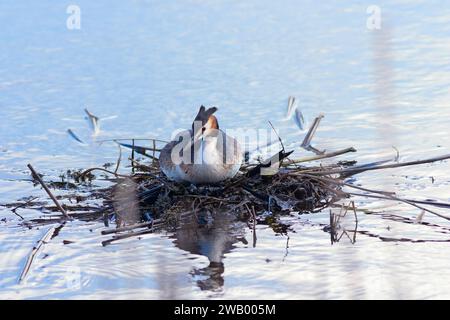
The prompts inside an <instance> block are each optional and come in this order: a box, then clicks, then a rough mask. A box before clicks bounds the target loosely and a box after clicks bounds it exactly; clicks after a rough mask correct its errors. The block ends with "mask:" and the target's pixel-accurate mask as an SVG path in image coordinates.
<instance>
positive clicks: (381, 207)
mask: <svg viewBox="0 0 450 320" xmlns="http://www.w3.org/2000/svg"><path fill="white" fill-rule="evenodd" d="M69 4H72V3H67V2H55V1H46V0H45V1H39V3H37V2H36V1H20V2H17V1H9V0H7V1H2V2H1V3H0V40H1V43H2V50H0V119H1V125H0V203H5V202H8V201H9V202H11V201H15V200H17V199H19V198H21V197H24V196H26V195H30V194H36V195H40V196H43V195H42V191H40V190H39V189H35V188H33V186H32V185H31V183H30V182H27V181H23V180H26V179H28V178H29V173H28V171H27V168H26V164H27V163H33V165H34V166H35V167H36V168H38V170H39V171H40V172H42V173H45V174H47V175H49V176H53V177H56V176H58V175H59V173H61V172H62V171H65V170H66V169H67V168H85V167H89V166H100V165H102V164H103V163H105V162H115V161H116V159H117V147H116V146H115V145H114V144H112V143H103V144H101V145H100V144H99V143H98V141H99V140H103V139H111V138H122V137H123V138H127V137H137V138H146V137H157V138H162V139H169V138H170V136H171V134H172V132H173V131H174V130H176V129H178V128H186V127H188V126H189V125H190V123H191V121H192V118H193V117H194V116H195V114H196V110H197V108H198V107H199V105H201V104H204V105H216V106H218V107H219V112H218V113H217V115H218V118H219V121H220V125H221V127H223V128H263V129H267V128H268V123H267V121H268V120H270V121H272V123H273V124H274V126H275V127H276V128H277V130H278V131H279V133H280V136H281V137H282V138H283V140H284V141H285V143H286V144H287V145H288V146H289V147H292V148H295V150H296V154H297V155H298V156H301V155H306V154H307V153H306V151H302V150H301V149H300V148H298V143H299V142H301V140H302V134H301V132H299V130H298V129H297V127H296V125H295V123H294V122H293V121H292V120H289V121H286V120H283V118H284V117H285V115H286V105H287V98H288V96H290V95H294V96H296V97H297V99H298V100H299V106H300V108H301V109H302V112H303V114H304V115H305V117H306V118H307V119H308V121H309V122H311V120H312V119H313V118H314V117H315V116H316V115H318V114H319V113H324V114H325V118H324V119H323V121H322V123H321V126H320V128H319V131H318V133H317V136H316V137H315V138H314V144H315V145H316V146H320V147H321V148H322V149H327V150H336V149H340V148H345V147H349V146H354V147H355V148H356V149H357V150H358V153H357V155H354V154H352V155H347V156H344V157H342V159H353V158H354V157H357V158H358V159H360V161H362V162H366V161H375V160H379V159H386V158H392V157H394V156H395V151H394V150H393V149H392V146H393V145H394V146H395V147H396V148H397V149H398V150H399V152H400V160H401V161H408V160H413V159H421V158H426V157H431V156H435V155H441V154H446V153H449V147H450V144H449V142H450V140H449V138H448V118H449V116H450V92H449V90H448V88H449V85H450V63H449V62H450V45H449V43H450V42H449V40H450V24H449V22H450V8H448V9H447V8H446V6H444V5H442V3H441V2H440V1H427V2H422V1H389V2H388V1H378V6H379V7H380V8H381V18H382V22H381V29H380V30H369V29H367V27H366V19H367V18H368V17H369V15H368V14H367V13H366V9H367V7H368V6H369V5H371V4H372V3H371V2H360V1H347V2H346V3H345V4H344V3H342V2H339V1H327V2H326V3H319V2H317V1H281V2H273V1H170V2H168V1H137V0H136V1H95V2H92V1H76V3H73V4H76V5H78V6H79V8H80V9H81V29H79V30H70V29H68V28H67V26H66V20H67V18H68V17H69V14H67V13H66V9H67V6H68V5H69ZM86 107H87V108H88V109H89V110H90V111H91V112H93V113H94V114H96V115H97V116H99V117H100V118H106V119H104V120H101V122H100V123H101V132H100V134H99V135H98V136H97V137H92V132H91V131H90V130H89V128H88V126H87V123H86V121H85V120H84V112H83V109H84V108H86ZM67 129H72V130H73V131H74V132H75V133H76V134H77V135H78V136H79V137H80V138H81V139H82V140H83V141H85V142H86V145H81V144H79V143H77V142H76V141H75V140H73V139H71V138H70V137H69V135H68V134H67ZM325 163H329V161H328V162H327V161H325ZM449 169H450V165H449V163H448V162H443V163H437V164H433V165H426V166H421V167H416V168H405V169H401V170H388V171H384V172H374V173H365V174H362V175H360V176H357V179H358V180H357V182H358V183H362V184H364V185H365V186H367V187H372V188H378V189H387V190H394V191H398V192H399V194H400V195H402V196H405V197H408V198H417V199H425V198H435V199H438V200H441V201H450V187H449V184H450V174H449V172H450V171H449ZM122 170H124V171H126V170H127V169H126V168H122ZM431 176H433V177H434V178H435V182H434V183H432V182H431V179H430V177H431ZM358 205H360V206H361V207H363V208H369V209H373V210H375V211H377V212H383V213H389V214H396V215H401V216H406V217H412V218H414V217H415V216H417V215H418V214H419V213H420V210H416V209H411V208H410V207H407V206H404V205H399V204H397V203H391V202H383V201H368V200H364V201H363V200H360V201H359V202H358ZM23 213H24V215H26V216H27V217H32V216H33V215H34V214H35V213H33V212H28V211H24V212H23ZM0 214H1V217H2V218H3V217H5V218H6V219H7V221H6V223H2V224H0V239H1V240H0V241H1V242H0V251H1V252H2V253H3V254H4V258H2V261H1V262H0V273H1V274H2V277H1V278H2V280H0V296H1V297H4V298H45V297H48V298H80V297H81V298H82V297H92V298H110V297H120V298H127V297H130V298H133V297H134V298H161V297H163V298H167V297H169V298H173V297H176V298H202V297H213V298H214V297H221V298H252V297H253V298H254V297H258V298H263V297H268V298H448V297H449V296H450V294H449V292H450V286H449V285H448V284H449V283H450V281H447V280H450V272H448V270H447V269H448V268H447V267H446V266H447V264H448V263H447V262H448V260H449V259H450V255H449V254H446V253H445V252H447V251H448V250H446V249H447V246H448V244H446V243H401V242H400V243H399V242H395V243H389V242H382V241H380V240H379V239H377V238H371V237H367V236H364V235H358V239H357V242H356V243H355V244H352V243H350V242H349V241H348V239H347V240H346V238H343V240H342V241H341V242H339V243H338V244H335V245H333V246H331V245H330V242H329V234H328V233H325V232H323V231H322V228H323V225H322V224H326V223H327V221H328V220H329V216H328V212H323V213H321V214H317V215H310V216H301V217H291V218H289V219H288V220H289V223H290V224H291V225H292V230H294V231H296V232H295V233H293V232H292V233H290V234H289V248H288V250H286V240H287V238H286V236H280V235H278V236H277V235H275V234H274V232H273V231H272V230H271V229H269V228H267V227H265V226H258V229H257V233H258V242H257V245H256V247H255V248H253V246H252V243H251V242H252V241H251V239H252V234H251V231H250V230H249V229H248V228H246V227H244V226H243V227H241V228H239V230H238V231H236V230H233V231H232V232H231V231H230V230H228V229H226V230H225V231H223V230H222V229H221V228H217V229H215V230H219V231H217V232H218V233H217V234H218V236H217V237H214V236H213V237H211V238H208V237H207V238H206V239H207V240H206V241H205V238H201V239H194V240H192V239H191V241H192V242H193V244H192V245H186V246H183V245H180V243H179V242H178V243H177V241H175V242H174V240H173V237H174V235H171V234H168V235H163V236H161V235H152V236H149V237H146V238H144V239H143V240H141V241H137V242H136V241H124V242H122V243H117V245H114V246H111V247H107V248H103V247H101V246H100V245H99V243H100V242H101V240H102V237H101V236H100V231H99V230H101V229H102V225H101V224H94V225H92V226H84V225H83V224H82V223H73V225H70V226H69V227H65V228H64V229H63V231H62V235H61V236H60V237H61V238H64V237H67V238H71V237H72V238H71V239H83V240H81V241H78V242H77V244H76V245H74V246H63V245H62V243H61V242H60V241H55V243H51V244H49V245H48V246H47V247H46V249H45V250H46V253H47V254H48V255H49V257H48V258H46V259H41V260H39V262H38V264H37V266H36V270H34V271H33V272H32V273H31V274H30V276H29V279H28V283H27V284H22V285H17V284H16V283H17V281H16V280H17V275H18V274H19V273H20V270H21V267H22V266H23V263H24V259H25V257H26V255H27V254H28V251H29V250H30V248H31V247H32V245H33V243H34V241H36V240H37V239H38V238H39V237H40V236H42V234H41V233H42V232H43V230H40V231H39V230H31V231H28V230H22V229H20V228H16V227H14V226H16V225H17V222H18V221H17V217H16V216H14V215H12V213H11V212H10V211H9V210H8V209H3V208H2V207H0ZM424 220H425V221H429V222H434V223H438V224H441V225H444V226H448V222H447V221H445V220H439V219H436V218H435V217H433V216H432V215H428V214H426V215H425V217H424ZM350 222H351V219H350ZM359 227H360V228H362V229H363V230H369V231H371V232H373V233H375V234H383V235H387V236H395V237H399V238H400V237H409V238H413V239H424V238H425V239H430V238H433V239H434V238H437V239H446V236H447V237H448V238H449V239H450V236H448V235H446V234H445V233H444V234H442V233H438V232H437V231H439V230H438V229H436V228H431V227H425V226H423V225H407V224H404V223H400V222H393V221H392V220H389V219H383V218H381V217H380V216H376V215H375V216H374V215H364V214H362V215H361V216H360V217H359ZM388 227H389V228H388ZM90 228H92V229H94V232H89V229H90ZM229 232H231V233H232V234H233V236H235V233H237V234H239V237H241V236H244V237H245V238H246V239H247V240H248V242H249V244H245V243H243V242H240V241H236V239H234V238H233V237H232V238H233V239H229V238H228V236H223V235H224V234H228V233H229ZM66 233H67V234H66ZM242 234H243V235H242ZM12 236H14V240H11V237H12ZM17 239H19V241H18V240H17ZM208 239H209V240H208ZM208 243H216V245H215V246H214V245H213V246H212V249H211V247H208V246H207V245H208ZM199 244H201V245H199ZM205 245H206V246H207V247H206V248H205V247H202V246H205ZM194 247H195V248H196V249H193V248H194ZM199 248H200V249H199ZM211 250H213V251H214V250H216V251H218V252H215V253H214V255H217V254H218V255H219V256H221V253H223V254H225V259H224V260H223V262H224V271H223V272H222V273H221V275H220V277H222V279H217V278H214V277H212V278H214V279H213V280H214V281H212V282H214V283H215V284H214V285H213V286H212V287H213V288H209V289H207V290H202V289H201V285H199V284H198V283H197V277H204V276H205V275H204V274H203V275H198V274H196V272H195V270H201V269H202V268H204V267H206V266H208V263H209V260H208V257H209V253H210V252H211ZM205 252H208V253H205ZM92 257H95V258H92ZM42 267H45V268H43V269H42ZM71 267H75V268H79V269H77V270H80V272H81V276H80V277H81V285H80V286H79V287H77V289H76V290H75V289H73V288H72V289H70V287H68V286H67V285H66V282H67V281H66V280H67V268H71ZM105 268H106V272H105ZM100 269H102V270H103V271H102V272H100ZM42 270H46V273H43V272H42ZM193 270H194V271H193ZM197 273H198V272H197ZM200 273H201V272H200ZM219 273H220V272H219ZM193 274H194V275H193ZM436 275H439V277H437V276H436ZM206 277H207V276H206ZM167 279H170V281H169V280H167ZM169 289H170V290H169ZM250 289H251V290H250ZM167 292H170V294H168V293H167Z"/></svg>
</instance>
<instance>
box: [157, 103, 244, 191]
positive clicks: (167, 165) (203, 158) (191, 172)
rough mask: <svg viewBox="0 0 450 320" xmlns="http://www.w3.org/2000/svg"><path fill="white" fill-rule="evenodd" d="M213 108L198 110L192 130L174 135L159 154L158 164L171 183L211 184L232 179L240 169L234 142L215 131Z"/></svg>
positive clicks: (217, 130) (238, 148)
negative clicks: (172, 139)
mask: <svg viewBox="0 0 450 320" xmlns="http://www.w3.org/2000/svg"><path fill="white" fill-rule="evenodd" d="M216 111H217V108H216V107H212V108H209V109H205V107H204V106H201V107H200V110H199V111H198V114H197V116H196V117H195V119H194V122H193V123H192V129H190V130H185V131H183V132H181V133H179V134H178V135H177V139H175V140H174V141H171V142H169V143H168V144H166V145H165V146H164V148H163V149H162V150H161V153H160V156H159V164H160V167H161V170H162V172H164V174H165V175H166V176H167V177H168V178H169V179H171V180H174V181H177V182H190V183H193V184H215V183H218V182H221V181H223V180H226V179H229V178H232V177H234V176H235V175H236V173H237V172H238V171H239V168H240V167H241V163H242V159H243V157H242V153H241V148H240V145H239V143H238V141H237V140H236V139H234V138H233V137H230V136H228V135H226V134H225V132H223V131H222V130H220V129H219V123H218V121H217V118H216V117H215V116H214V115H213V113H214V112H216Z"/></svg>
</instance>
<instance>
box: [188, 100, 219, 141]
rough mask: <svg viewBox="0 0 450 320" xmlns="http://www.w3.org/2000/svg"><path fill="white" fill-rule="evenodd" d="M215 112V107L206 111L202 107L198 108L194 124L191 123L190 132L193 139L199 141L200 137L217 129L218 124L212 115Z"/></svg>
mask: <svg viewBox="0 0 450 320" xmlns="http://www.w3.org/2000/svg"><path fill="white" fill-rule="evenodd" d="M216 111H217V108H216V107H212V108H208V109H206V108H205V107H204V106H201V107H200V110H199V111H198V114H197V116H196V117H195V120H194V122H193V123H192V132H193V134H194V139H199V138H201V137H202V136H204V135H205V136H207V135H209V134H211V133H213V132H215V130H218V129H219V122H218V121H217V118H216V117H215V116H214V115H213V113H214V112H216Z"/></svg>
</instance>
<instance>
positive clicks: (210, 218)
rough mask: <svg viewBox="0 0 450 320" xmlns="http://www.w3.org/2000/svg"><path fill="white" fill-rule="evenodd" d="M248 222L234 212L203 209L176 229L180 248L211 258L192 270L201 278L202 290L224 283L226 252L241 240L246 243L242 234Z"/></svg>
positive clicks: (195, 275) (219, 287)
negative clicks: (204, 264) (239, 218)
mask: <svg viewBox="0 0 450 320" xmlns="http://www.w3.org/2000/svg"><path fill="white" fill-rule="evenodd" d="M245 226H246V224H245V223H243V222H240V221H237V219H236V217H235V216H234V215H232V214H228V213H224V212H211V211H209V210H206V209H203V210H201V211H200V212H197V214H192V215H189V217H187V218H185V220H184V221H183V222H182V224H181V226H180V227H179V229H178V230H177V231H176V232H175V235H174V238H175V241H174V242H175V245H176V246H177V247H178V248H180V249H182V250H185V251H188V252H190V253H193V254H200V255H203V256H206V257H207V258H208V260H209V265H208V266H207V267H205V268H201V269H194V270H192V271H191V275H192V276H193V277H194V278H200V279H199V280H197V285H198V286H199V288H200V289H201V290H212V291H217V290H220V289H221V288H222V287H223V284H224V278H223V273H224V271H225V266H224V263H223V259H224V255H225V254H226V253H229V252H230V251H231V250H232V248H233V245H234V244H235V243H237V242H239V241H241V242H243V243H245V244H247V241H246V240H245V238H244V237H243V234H244V230H245Z"/></svg>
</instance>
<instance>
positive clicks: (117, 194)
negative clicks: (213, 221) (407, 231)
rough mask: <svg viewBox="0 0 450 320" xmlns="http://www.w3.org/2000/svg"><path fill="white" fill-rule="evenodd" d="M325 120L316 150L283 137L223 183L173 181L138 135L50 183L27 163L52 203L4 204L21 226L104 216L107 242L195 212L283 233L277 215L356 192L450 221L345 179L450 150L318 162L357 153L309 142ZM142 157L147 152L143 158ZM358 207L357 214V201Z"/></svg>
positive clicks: (174, 223)
mask: <svg viewBox="0 0 450 320" xmlns="http://www.w3.org/2000/svg"><path fill="white" fill-rule="evenodd" d="M322 117H323V116H319V117H317V118H316V119H315V121H314V123H313V124H312V126H311V127H310V130H309V132H308V133H307V135H306V136H305V139H304V141H303V142H302V144H301V146H302V147H303V148H304V149H306V150H308V151H312V152H313V153H315V155H312V156H308V157H304V158H300V159H292V152H293V151H285V149H284V146H283V143H282V141H281V139H280V144H281V146H282V149H281V150H280V151H279V152H278V153H276V154H274V155H273V156H272V157H271V158H269V159H266V160H265V161H257V162H256V163H249V162H248V155H247V156H246V159H247V162H246V163H245V164H244V165H243V166H242V167H241V169H240V171H239V173H238V174H237V175H236V176H235V177H234V178H233V179H230V180H228V181H224V182H223V183H221V184H220V185H203V186H194V185H187V184H181V183H175V182H173V181H170V180H168V179H167V178H166V177H165V176H164V174H162V173H161V171H160V168H159V163H158V159H157V154H156V153H157V152H158V151H159V150H160V148H158V147H159V146H158V144H161V143H164V141H161V140H155V139H148V140H150V141H151V142H152V144H153V146H152V147H142V146H137V145H135V140H134V139H129V140H131V141H132V144H127V143H124V142H123V140H113V141H114V142H116V143H118V144H119V146H120V150H121V152H120V156H119V159H118V161H117V163H116V164H115V165H114V164H107V165H105V166H104V167H102V168H91V169H88V170H83V171H82V170H80V171H73V170H72V171H67V173H66V174H65V175H62V176H61V181H52V182H50V181H47V182H44V181H43V179H42V176H41V175H40V174H38V173H37V172H36V171H35V170H34V168H33V167H32V166H31V165H29V166H28V167H29V169H30V170H31V172H32V177H33V181H34V182H35V184H40V185H41V186H42V187H43V189H44V190H45V191H46V192H47V194H48V196H49V197H50V198H51V200H52V201H53V205H49V204H48V203H47V202H36V201H37V198H24V199H22V201H20V202H17V203H12V204H7V205H6V206H7V207H9V208H11V211H12V212H13V213H14V214H16V215H17V216H19V217H20V218H21V219H22V220H23V221H22V224H24V225H26V226H28V227H30V228H32V227H34V226H36V225H43V224H54V223H59V224H60V226H61V227H62V226H63V225H64V224H65V222H66V221H68V220H70V219H79V220H83V221H93V220H98V221H103V223H104V224H105V226H106V227H110V224H111V223H113V224H115V227H111V228H108V229H107V230H104V231H102V234H104V235H109V234H112V238H110V239H107V240H105V241H103V242H102V243H103V245H107V244H110V243H111V242H114V241H116V240H120V239H124V238H129V237H133V236H139V235H142V234H146V233H150V232H154V231H155V230H161V229H163V230H175V229H176V228H177V227H179V225H180V223H181V222H182V221H183V219H184V218H185V217H192V216H195V217H197V219H198V221H199V223H204V224H208V219H209V217H210V216H211V213H216V212H222V213H223V212H227V213H230V214H234V215H235V217H236V219H239V220H243V221H246V222H247V223H250V224H253V227H254V226H255V224H256V222H258V223H265V224H269V225H270V226H271V227H272V228H273V229H274V230H275V231H276V232H281V233H283V232H286V226H284V225H283V224H282V223H280V222H279V220H278V217H280V216H282V215H285V214H290V213H292V212H298V213H301V214H305V213H315V212H320V211H323V210H324V209H325V208H328V207H333V206H338V205H339V206H340V207H341V208H343V204H342V201H341V200H343V199H348V198H350V197H355V196H360V197H361V196H362V197H372V198H377V199H386V200H394V201H398V202H403V203H406V204H409V205H412V206H414V207H416V208H418V209H420V210H422V212H428V213H431V214H434V215H436V216H439V217H441V218H444V219H446V220H450V218H449V217H447V216H445V215H442V214H440V213H439V212H435V211H433V210H431V209H430V207H431V206H435V207H440V208H447V209H448V208H450V204H447V203H439V202H436V201H431V200H430V201H415V200H411V199H408V200H405V199H401V198H398V197H397V196H396V195H395V193H393V192H387V191H380V190H370V189H367V188H363V187H360V186H356V185H353V184H350V183H347V182H346V181H347V180H346V179H347V178H348V177H350V176H353V175H355V174H358V173H361V172H365V171H370V170H381V169H388V168H398V167H404V166H411V165H419V164H423V163H431V162H435V161H441V160H446V159H449V158H450V155H444V156H440V157H435V158H430V159H425V160H418V161H411V162H404V163H400V162H398V154H397V157H396V158H395V159H392V160H384V161H377V162H373V163H366V164H361V165H359V164H358V163H357V161H356V160H351V161H339V162H336V163H334V164H329V165H323V164H319V165H313V164H315V163H317V161H319V160H322V159H326V158H333V157H337V156H340V155H343V154H347V153H350V152H356V150H355V149H354V148H351V147H350V148H346V149H343V150H337V151H334V152H329V153H325V152H323V151H319V150H317V149H315V148H314V147H312V146H311V139H312V137H313V135H314V133H315V131H316V129H317V127H318V124H319V122H320V119H322ZM123 147H125V148H129V149H131V150H132V151H131V157H130V158H129V160H130V167H131V172H130V174H128V175H125V174H123V173H118V172H119V170H118V169H119V167H120V165H121V161H122V148H123ZM136 155H140V156H141V157H140V158H139V159H138V158H137V157H136ZM143 159H144V160H143ZM308 164H309V165H308ZM114 166H115V169H114V168H113V167H114ZM98 173H100V174H101V175H102V177H101V178H103V179H107V180H109V181H111V182H112V184H111V186H109V187H106V188H95V187H93V186H92V181H95V180H96V179H98V178H99V176H98ZM344 187H346V189H350V190H353V191H354V190H355V189H356V190H357V191H358V192H359V193H358V192H352V191H344V190H343V188H344ZM51 189H65V191H66V192H65V194H64V195H62V196H58V197H55V196H53V194H52V192H51ZM93 200H94V201H93ZM60 202H61V204H60ZM93 202H94V203H95V204H92V203H93ZM338 203H339V204H338ZM99 204H100V205H99ZM19 208H31V209H36V210H40V211H42V212H43V213H45V214H44V215H43V216H41V217H40V218H37V219H24V218H23V217H22V216H21V215H20V214H19V213H18V212H17V210H18V209H19ZM346 208H347V209H348V208H349V205H346ZM347 209H346V210H347ZM353 211H354V213H355V218H356V208H355V206H354V204H353ZM338 220H339V218H338V217H337V218H336V217H334V216H330V225H329V226H327V228H324V229H326V231H327V230H328V231H329V232H330V234H332V236H333V232H334V228H335V225H337V222H338Z"/></svg>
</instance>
